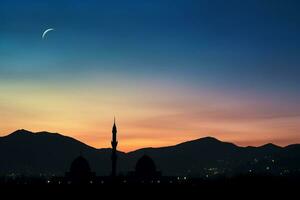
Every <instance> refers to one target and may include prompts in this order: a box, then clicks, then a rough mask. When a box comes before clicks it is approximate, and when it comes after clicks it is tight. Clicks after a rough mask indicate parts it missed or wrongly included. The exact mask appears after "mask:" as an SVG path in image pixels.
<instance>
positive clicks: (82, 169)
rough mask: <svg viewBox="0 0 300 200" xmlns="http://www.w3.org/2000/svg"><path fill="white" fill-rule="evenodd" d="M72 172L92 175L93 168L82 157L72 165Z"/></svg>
mask: <svg viewBox="0 0 300 200" xmlns="http://www.w3.org/2000/svg"><path fill="white" fill-rule="evenodd" d="M70 172H71V173H74V174H82V173H90V172H91V168H90V165H89V163H88V161H87V160H86V159H85V158H84V157H82V156H79V157H77V158H76V159H75V160H74V161H73V162H72V164H71V167H70Z"/></svg>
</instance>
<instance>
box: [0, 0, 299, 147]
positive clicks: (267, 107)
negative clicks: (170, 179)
mask: <svg viewBox="0 0 300 200" xmlns="http://www.w3.org/2000/svg"><path fill="white" fill-rule="evenodd" d="M299 10H300V1H298V0H244V1H240V0H226V1H225V0H151V1H150V0H149V1H141V0H126V1H125V0H106V1H103V0H85V1H82V0H48V1H45V0H27V1H21V0H1V2H0V122H1V123H0V135H2V136H3V135H7V134H8V133H10V132H12V131H14V130H16V129H21V128H24V129H29V130H32V131H42V130H47V131H50V132H59V133H62V134H65V135H68V136H71V137H75V138H76V139H79V140H81V141H83V142H85V143H87V144H89V145H92V146H94V147H97V148H100V147H108V146H109V145H110V139H111V127H112V121H113V117H114V115H115V116H116V118H117V125H118V130H119V140H120V143H119V149H120V150H123V151H130V150H134V149H136V148H140V147H146V146H147V147H148V146H153V147H155V146H165V145H171V144H176V143H179V142H183V141H186V140H191V139H196V138H199V137H204V136H213V137H217V138H218V139H221V140H225V141H230V142H234V143H236V144H239V145H242V146H247V145H261V144H263V143H268V142H273V143H276V144H279V145H287V144H289V143H300V92H299V91H300V78H299V77H300V66H299V64H300V12H299ZM47 28H54V29H55V31H52V32H49V33H48V34H47V37H46V38H45V39H42V38H41V36H42V33H43V31H44V30H46V29H47Z"/></svg>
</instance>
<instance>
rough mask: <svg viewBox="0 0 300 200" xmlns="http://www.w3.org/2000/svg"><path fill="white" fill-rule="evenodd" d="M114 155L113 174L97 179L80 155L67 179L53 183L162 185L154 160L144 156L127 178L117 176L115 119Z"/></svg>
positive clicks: (57, 179) (67, 173)
mask: <svg viewBox="0 0 300 200" xmlns="http://www.w3.org/2000/svg"><path fill="white" fill-rule="evenodd" d="M111 146H112V153H111V174H110V176H106V177H97V176H96V173H95V172H92V171H91V167H90V164H89V162H88V160H87V159H86V158H84V156H82V155H80V156H78V157H77V158H75V159H74V160H73V162H72V163H71V166H70V170H69V172H66V174H65V177H57V178H56V179H54V180H52V181H51V182H52V183H58V184H60V183H67V184H93V183H102V184H104V183H120V182H122V183H127V182H131V183H160V179H161V178H162V175H161V172H160V171H157V169H156V165H155V163H154V161H153V159H152V158H151V157H150V156H148V155H143V156H142V157H141V158H140V159H139V160H138V161H137V163H136V166H135V170H134V171H131V172H129V173H128V175H127V176H125V177H124V176H117V160H118V155H117V154H118V152H117V146H118V140H117V126H116V122H115V119H114V124H113V128H112V141H111Z"/></svg>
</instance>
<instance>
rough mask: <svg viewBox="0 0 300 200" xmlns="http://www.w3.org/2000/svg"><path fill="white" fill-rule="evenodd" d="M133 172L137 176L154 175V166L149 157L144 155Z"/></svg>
mask: <svg viewBox="0 0 300 200" xmlns="http://www.w3.org/2000/svg"><path fill="white" fill-rule="evenodd" d="M135 171H136V174H137V175H138V176H153V175H154V174H156V166H155V163H154V162H153V160H152V159H151V158H150V157H149V156H147V155H144V156H143V157H141V158H140V159H139V160H138V161H137V163H136V166H135Z"/></svg>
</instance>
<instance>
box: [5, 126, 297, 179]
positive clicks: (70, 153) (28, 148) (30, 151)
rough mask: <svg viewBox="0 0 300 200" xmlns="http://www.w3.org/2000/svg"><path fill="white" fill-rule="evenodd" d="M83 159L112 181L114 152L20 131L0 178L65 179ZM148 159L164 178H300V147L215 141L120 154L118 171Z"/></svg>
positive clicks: (11, 139) (8, 142) (8, 145)
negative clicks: (254, 175)
mask: <svg viewBox="0 0 300 200" xmlns="http://www.w3.org/2000/svg"><path fill="white" fill-rule="evenodd" d="M80 154H82V155H83V156H84V157H85V158H86V159H87V160H88V161H89V162H90V165H91V168H92V170H93V171H95V172H96V173H97V175H109V173H110V170H111V160H110V156H111V149H96V148H93V147H90V146H88V145H86V144H84V143H82V142H80V141H78V140H75V139H73V138H70V137H66V136H63V135H60V134H57V133H48V132H38V133H32V132H30V131H26V130H18V131H16V132H14V133H12V134H10V135H8V136H4V137H0V160H1V161H2V162H1V164H0V174H2V175H9V174H12V173H13V174H24V175H37V176H38V175H40V174H41V175H47V176H48V175H63V174H64V173H65V172H66V171H68V170H69V166H70V164H71V162H72V160H73V159H74V158H76V157H77V156H79V155H80ZM144 154H147V155H149V156H151V157H152V158H153V160H154V161H155V163H156V165H157V168H158V169H159V170H161V171H162V173H163V175H171V176H191V177H199V176H201V177H216V176H220V175H222V176H223V175H226V176H230V175H235V174H241V173H242V174H245V173H250V174H251V173H260V174H276V175H289V174H292V173H299V172H300V145H299V144H293V145H289V146H287V147H284V148H283V147H279V146H276V145H273V144H266V145H263V146H261V147H239V146H236V145H235V144H232V143H227V142H222V141H219V140H217V139H215V138H212V137H206V138H201V139H197V140H193V141H188V142H184V143H181V144H178V145H175V146H169V147H161V148H144V149H139V150H136V151H133V152H129V153H123V152H119V153H118V171H119V172H120V173H122V174H126V173H127V172H128V171H132V170H134V166H135V163H136V161H137V160H138V159H139V158H140V157H141V156H143V155H144Z"/></svg>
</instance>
